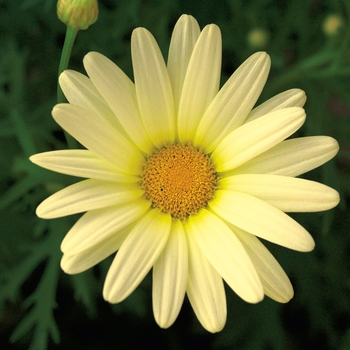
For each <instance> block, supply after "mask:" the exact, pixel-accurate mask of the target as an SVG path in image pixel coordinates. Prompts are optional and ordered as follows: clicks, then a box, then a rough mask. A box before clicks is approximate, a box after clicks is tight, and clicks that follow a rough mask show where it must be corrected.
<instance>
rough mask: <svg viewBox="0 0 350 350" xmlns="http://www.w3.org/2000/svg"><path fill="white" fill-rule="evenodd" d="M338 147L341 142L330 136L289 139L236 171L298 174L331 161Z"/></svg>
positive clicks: (236, 172) (234, 172)
mask: <svg viewBox="0 0 350 350" xmlns="http://www.w3.org/2000/svg"><path fill="white" fill-rule="evenodd" d="M338 150H339V145H338V142H337V141H336V140H335V139H333V138H332V137H328V136H311V137H302V138H296V139H291V140H286V141H283V142H281V143H280V144H278V145H276V146H275V147H273V148H271V149H269V150H268V151H266V152H264V153H262V154H260V155H258V156H257V157H255V158H253V159H251V160H250V161H248V162H247V163H245V164H243V165H242V166H240V167H238V168H236V169H234V170H233V172H232V174H246V173H256V174H263V173H266V174H275V175H284V176H298V175H301V174H304V173H306V172H308V171H310V170H312V169H315V168H317V167H319V166H320V165H322V164H324V163H326V162H328V161H329V160H330V159H332V158H333V157H334V156H335V155H336V154H337V152H338Z"/></svg>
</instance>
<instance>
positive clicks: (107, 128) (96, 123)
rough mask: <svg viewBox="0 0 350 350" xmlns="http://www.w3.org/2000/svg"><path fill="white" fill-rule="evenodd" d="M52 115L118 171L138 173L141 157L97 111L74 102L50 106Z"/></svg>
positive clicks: (77, 138)
mask: <svg viewBox="0 0 350 350" xmlns="http://www.w3.org/2000/svg"><path fill="white" fill-rule="evenodd" d="M52 116H53V117H54V119H55V120H56V122H57V123H58V124H59V125H60V126H61V127H62V128H63V129H65V130H66V131H67V132H68V133H70V134H71V135H72V136H73V137H74V138H75V139H76V140H78V141H79V142H80V143H81V144H82V145H84V146H85V147H86V148H88V149H89V150H90V151H91V152H93V153H95V154H96V155H97V156H99V157H100V158H102V159H103V160H105V161H107V162H109V163H110V164H112V165H113V166H114V167H116V168H117V169H118V170H119V171H120V172H122V173H125V174H130V175H138V174H140V173H141V168H142V163H143V161H144V158H143V156H142V155H141V153H140V152H139V150H138V149H137V148H136V147H135V146H134V145H132V144H131V143H130V142H129V141H128V140H127V139H126V138H125V137H124V136H122V135H121V134H120V133H119V132H118V131H117V130H116V129H113V128H112V127H111V125H110V124H109V123H108V122H106V121H105V120H104V119H101V118H99V117H98V115H97V114H95V113H93V112H91V111H89V110H85V109H82V108H81V107H77V106H74V105H69V104H59V105H56V106H55V107H54V109H53V111H52ZM101 135H103V137H101Z"/></svg>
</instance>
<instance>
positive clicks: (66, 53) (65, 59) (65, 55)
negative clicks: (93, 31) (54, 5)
mask: <svg viewBox="0 0 350 350" xmlns="http://www.w3.org/2000/svg"><path fill="white" fill-rule="evenodd" d="M77 34H78V30H77V29H73V28H71V27H69V26H67V31H66V37H65V39H64V44H63V49H62V54H61V60H60V65H59V67H58V78H59V76H60V74H61V73H62V72H63V71H64V70H66V69H67V68H68V64H69V59H70V56H71V53H72V48H73V45H74V41H75V38H76V36H77ZM58 78H57V103H64V102H67V101H66V98H65V96H64V94H63V91H62V89H61V86H60V84H59V82H58ZM64 135H65V137H66V141H67V144H68V147H69V148H76V147H77V143H76V141H75V140H74V138H73V137H72V136H70V135H69V134H68V133H67V132H66V131H64Z"/></svg>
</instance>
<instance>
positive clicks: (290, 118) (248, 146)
mask: <svg viewBox="0 0 350 350" xmlns="http://www.w3.org/2000/svg"><path fill="white" fill-rule="evenodd" d="M304 121H305V112H304V110H303V109H302V108H299V107H292V108H285V109H281V110H277V111H275V112H271V113H269V114H266V115H265V116H263V117H261V118H258V119H256V120H254V121H252V122H250V123H247V124H244V125H242V126H241V127H240V128H238V129H236V130H235V131H233V132H231V133H230V134H229V135H227V136H226V137H225V138H224V139H223V140H222V141H221V143H220V144H219V146H218V147H217V148H216V149H215V150H214V152H213V153H212V156H211V159H212V161H213V163H214V164H215V166H216V170H217V171H218V172H221V171H227V170H231V169H233V168H236V167H238V166H239V165H242V164H243V163H245V162H247V161H248V160H250V159H252V158H254V157H255V156H257V155H259V154H260V153H262V152H264V151H266V150H268V149H270V148H271V147H273V146H275V145H276V144H278V143H279V142H281V141H282V140H284V139H285V138H287V137H288V136H290V135H291V134H292V133H294V132H295V131H296V130H298V129H299V128H300V127H301V125H302V124H303V123H304Z"/></svg>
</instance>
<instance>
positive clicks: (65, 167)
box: [29, 149, 140, 183]
mask: <svg viewBox="0 0 350 350" xmlns="http://www.w3.org/2000/svg"><path fill="white" fill-rule="evenodd" d="M29 159H30V161H32V162H33V163H34V164H37V165H39V166H41V167H43V168H45V169H49V170H52V171H56V172H58V173H61V174H66V175H72V176H78V177H85V178H91V179H97V180H103V181H113V182H122V183H132V182H137V181H140V177H139V176H133V175H126V174H121V173H120V172H119V171H118V169H116V168H114V167H113V166H112V165H111V164H109V163H107V162H105V161H104V160H102V159H101V158H99V157H97V156H96V155H94V154H93V153H91V152H90V151H89V150H83V149H74V150H70V149H69V150H59V151H52V152H43V153H38V154H34V155H33V156H31V157H30V158H29Z"/></svg>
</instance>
